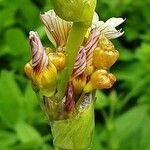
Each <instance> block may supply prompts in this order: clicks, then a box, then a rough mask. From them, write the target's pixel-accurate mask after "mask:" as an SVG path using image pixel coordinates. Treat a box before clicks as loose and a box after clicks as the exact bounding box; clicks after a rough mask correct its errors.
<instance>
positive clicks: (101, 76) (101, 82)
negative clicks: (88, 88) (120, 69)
mask: <svg viewBox="0 0 150 150" xmlns="http://www.w3.org/2000/svg"><path fill="white" fill-rule="evenodd" d="M115 81H116V77H115V76H114V75H113V74H112V73H108V72H107V71H106V70H103V69H101V70H97V71H95V72H94V73H93V74H92V75H91V82H92V85H93V87H94V88H95V89H108V88H111V87H112V86H113V84H114V83H115Z"/></svg>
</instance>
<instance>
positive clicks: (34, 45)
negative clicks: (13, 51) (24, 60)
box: [29, 31, 48, 72]
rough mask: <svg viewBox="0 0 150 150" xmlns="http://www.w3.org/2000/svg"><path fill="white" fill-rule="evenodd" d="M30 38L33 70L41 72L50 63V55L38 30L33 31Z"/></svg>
mask: <svg viewBox="0 0 150 150" xmlns="http://www.w3.org/2000/svg"><path fill="white" fill-rule="evenodd" d="M29 40H30V45H31V51H32V67H33V70H35V71H37V72H39V71H41V70H42V69H43V68H44V67H46V66H47V65H48V56H47V54H46V52H45V50H44V47H43V45H42V43H41V40H40V38H39V35H38V33H37V32H34V31H31V32H30V33H29Z"/></svg>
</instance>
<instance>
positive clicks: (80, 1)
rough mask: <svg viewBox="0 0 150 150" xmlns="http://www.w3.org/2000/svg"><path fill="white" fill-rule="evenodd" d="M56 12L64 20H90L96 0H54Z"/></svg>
mask: <svg viewBox="0 0 150 150" xmlns="http://www.w3.org/2000/svg"><path fill="white" fill-rule="evenodd" d="M53 3H54V10H55V12H56V14H57V15H58V16H59V17H61V18H62V19H64V20H67V21H73V22H90V21H91V19H92V17H93V13H94V10H95V6H96V0H53Z"/></svg>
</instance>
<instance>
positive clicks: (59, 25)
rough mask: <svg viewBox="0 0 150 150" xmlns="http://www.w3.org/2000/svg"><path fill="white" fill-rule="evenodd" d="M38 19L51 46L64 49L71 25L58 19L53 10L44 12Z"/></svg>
mask: <svg viewBox="0 0 150 150" xmlns="http://www.w3.org/2000/svg"><path fill="white" fill-rule="evenodd" d="M40 17H41V20H42V22H43V23H44V25H45V27H46V33H47V36H48V38H49V40H50V41H51V42H52V43H53V45H54V46H55V47H56V48H58V49H62V48H63V47H65V46H66V42H67V38H68V34H69V31H70V29H71V26H72V23H71V22H67V21H65V20H62V19H61V18H59V17H58V16H57V15H56V14H55V12H54V10H50V11H48V12H45V13H44V14H41V15H40Z"/></svg>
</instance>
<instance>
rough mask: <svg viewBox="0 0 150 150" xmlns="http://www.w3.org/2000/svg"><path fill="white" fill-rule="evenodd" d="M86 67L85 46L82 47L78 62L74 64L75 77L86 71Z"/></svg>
mask: <svg viewBox="0 0 150 150" xmlns="http://www.w3.org/2000/svg"><path fill="white" fill-rule="evenodd" d="M85 68H86V52H85V48H84V47H80V49H79V51H78V55H77V58H76V62H75V64H74V70H73V74H72V75H73V77H77V76H79V75H80V74H82V73H83V72H84V71H85Z"/></svg>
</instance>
